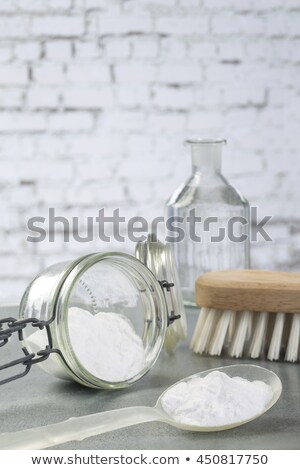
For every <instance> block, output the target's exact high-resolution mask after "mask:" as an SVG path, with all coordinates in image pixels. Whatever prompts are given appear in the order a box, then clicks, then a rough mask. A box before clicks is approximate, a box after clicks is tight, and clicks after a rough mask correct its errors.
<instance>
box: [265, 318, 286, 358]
mask: <svg viewBox="0 0 300 470" xmlns="http://www.w3.org/2000/svg"><path fill="white" fill-rule="evenodd" d="M284 317H285V315H284V313H277V314H276V319H275V325H274V329H273V334H272V338H271V342H270V347H269V352H268V359H269V360H270V361H276V360H277V359H279V355H280V349H281V340H282V333H283V327H284Z"/></svg>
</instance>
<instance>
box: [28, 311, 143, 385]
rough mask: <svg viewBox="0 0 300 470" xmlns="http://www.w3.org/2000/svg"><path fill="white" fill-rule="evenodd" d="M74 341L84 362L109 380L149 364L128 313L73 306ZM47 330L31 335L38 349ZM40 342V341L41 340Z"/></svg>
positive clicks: (123, 377) (120, 379)
mask: <svg viewBox="0 0 300 470" xmlns="http://www.w3.org/2000/svg"><path fill="white" fill-rule="evenodd" d="M68 330H69V337H70V343H71V346H72V349H73V352H74V353H75V356H76V358H77V360H78V361H79V362H80V364H81V365H82V366H83V367H84V368H85V369H86V370H88V371H89V372H90V373H91V374H92V375H94V376H96V377H97V378H99V379H101V380H104V381H107V382H123V381H125V380H128V379H131V378H133V377H134V376H135V375H137V374H138V373H140V372H141V371H142V370H143V369H144V368H145V366H146V357H145V350H144V346H143V342H142V339H141V338H140V336H139V335H138V334H137V333H136V331H135V329H134V326H133V324H132V323H131V321H130V320H129V319H128V318H127V317H126V316H124V315H121V314H117V313H110V312H100V313H98V314H97V315H92V314H91V313H90V312H88V311H87V310H84V309H82V308H78V307H71V308H70V309H69V315H68ZM43 333H44V332H41V331H37V332H35V333H33V334H32V335H31V336H30V337H29V338H28V340H27V341H28V343H29V344H31V345H33V344H34V345H35V350H38V349H43V348H44V347H45V337H44V335H43ZM39 343H40V344H39Z"/></svg>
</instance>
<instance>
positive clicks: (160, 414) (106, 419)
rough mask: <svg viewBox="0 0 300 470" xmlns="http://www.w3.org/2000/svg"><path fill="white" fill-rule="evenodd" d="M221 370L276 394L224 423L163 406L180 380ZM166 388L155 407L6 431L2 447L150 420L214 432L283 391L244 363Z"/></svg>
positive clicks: (271, 377) (34, 445)
mask: <svg viewBox="0 0 300 470" xmlns="http://www.w3.org/2000/svg"><path fill="white" fill-rule="evenodd" d="M216 370H218V371H222V372H224V373H226V374H227V375H229V376H230V377H236V376H239V377H242V378H244V379H247V380H250V381H253V380H261V381H263V382H265V383H266V384H267V385H269V386H270V387H271V388H272V391H273V396H272V398H271V400H270V402H269V403H268V404H267V406H266V407H265V409H264V410H263V411H261V412H260V413H259V414H257V415H255V416H252V417H251V418H248V419H247V420H244V421H239V422H236V423H230V424H227V425H224V426H210V427H203V426H195V425H187V424H182V423H179V422H177V421H175V420H174V419H173V418H172V417H171V416H170V415H168V414H167V413H166V411H165V410H164V409H163V407H162V405H161V400H162V397H163V396H164V394H165V393H166V392H167V391H168V390H170V388H172V387H174V385H177V384H178V383H180V382H186V381H188V380H190V379H192V378H195V377H202V378H203V377H205V376H206V375H207V374H209V373H210V372H212V371H216ZM180 382H177V383H176V384H174V385H172V386H171V387H169V388H168V389H167V390H165V391H164V392H163V393H162V394H161V396H160V397H159V399H158V400H157V403H156V405H155V407H154V408H151V407H147V406H134V407H131V408H121V409H119V410H113V411H105V412H103V413H95V414H92V415H86V416H79V417H73V418H70V419H68V420H66V421H62V422H61V423H56V424H50V425H47V426H42V427H38V428H32V429H26V430H24V431H18V432H7V433H3V434H0V449H7V450H8V449H31V450H36V449H45V448H47V447H52V446H55V445H59V444H63V443H65V442H69V441H82V440H83V439H86V438H87V437H91V436H96V435H98V434H103V433H106V432H109V431H114V430H115V429H121V428H125V427H127V426H132V425H134V424H139V423H146V422H150V421H161V422H163V423H167V424H169V425H170V426H175V427H177V428H180V429H185V430H187V431H198V432H212V431H222V430H225V429H230V428H234V427H236V426H241V425H242V424H245V423H247V422H249V421H252V420H253V419H256V418H258V417H259V416H261V415H262V414H264V413H265V412H266V411H267V410H269V409H270V408H271V407H272V406H273V405H274V404H275V403H276V401H277V400H278V398H279V397H280V395H281V391H282V384H281V381H280V379H279V377H278V376H277V375H276V374H275V373H274V372H271V371H270V370H268V369H264V368H263V367H259V366H255V365H250V364H244V365H233V366H226V367H218V368H216V369H210V370H206V371H203V372H200V373H198V374H194V375H191V376H190V377H187V378H185V379H183V380H180Z"/></svg>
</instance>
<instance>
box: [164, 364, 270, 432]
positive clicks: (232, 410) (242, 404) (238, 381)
mask: <svg viewBox="0 0 300 470" xmlns="http://www.w3.org/2000/svg"><path fill="white" fill-rule="evenodd" d="M272 396H273V392H272V389H271V387H270V386H269V385H267V384H266V383H264V382H262V381H259V380H255V381H253V382H250V381H249V380H246V379H243V378H242V377H229V376H228V375H227V374H225V373H224V372H219V371H214V372H211V373H209V374H208V375H207V376H206V377H204V378H201V377H195V378H192V379H190V380H188V381H186V382H181V383H179V384H177V385H175V386H174V387H171V388H170V390H168V391H167V392H166V393H165V394H164V395H163V397H162V406H163V409H164V410H165V411H166V412H167V413H168V414H169V415H170V416H171V417H172V418H173V419H174V420H175V421H177V422H179V423H182V424H189V425H195V426H224V425H226V424H232V423H236V422H239V421H244V420H247V419H250V418H252V417H254V416H255V415H257V414H259V413H260V412H262V411H263V410H264V409H265V407H266V405H267V404H268V403H269V401H270V400H271V399H272Z"/></svg>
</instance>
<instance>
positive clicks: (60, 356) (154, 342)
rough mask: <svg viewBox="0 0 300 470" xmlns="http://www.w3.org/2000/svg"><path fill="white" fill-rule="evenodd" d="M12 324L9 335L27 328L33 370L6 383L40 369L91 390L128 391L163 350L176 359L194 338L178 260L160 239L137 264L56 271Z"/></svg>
mask: <svg viewBox="0 0 300 470" xmlns="http://www.w3.org/2000/svg"><path fill="white" fill-rule="evenodd" d="M138 258H139V259H138ZM9 320H10V321H9ZM6 321H7V322H6V323H7V325H6V326H7V328H6V329H5V328H3V327H2V332H5V331H6V332H7V336H9V335H10V333H9V332H11V334H12V332H13V331H17V330H18V328H19V330H18V331H20V335H19V339H20V340H21V341H22V343H23V346H24V347H23V353H24V357H23V361H22V358H21V360H20V361H19V364H23V366H24V367H25V370H24V372H23V373H21V374H17V375H15V376H13V377H10V378H8V379H5V380H3V381H2V382H3V383H5V382H7V381H9V380H13V379H15V378H18V377H20V376H23V375H26V373H27V372H28V371H29V369H30V368H31V366H32V364H34V363H36V362H37V363H39V364H40V366H41V367H42V368H43V369H44V370H45V371H47V372H48V373H50V374H52V375H54V376H56V377H59V378H63V379H69V380H74V381H76V382H79V383H80V384H82V385H85V386H88V387H92V388H104V389H115V388H123V387H127V386H129V385H132V384H133V383H135V382H136V381H138V380H139V379H140V378H141V377H143V376H144V375H145V374H146V373H147V372H148V371H149V370H150V369H151V368H152V367H153V365H154V364H155V362H156V360H157V359H158V357H159V354H160V352H161V350H162V347H163V345H165V349H166V350H167V351H169V352H171V351H173V350H174V349H175V347H176V344H177V342H178V341H180V340H181V339H184V338H185V337H186V320H185V313H184V307H183V302H182V298H181V292H180V287H179V285H178V277H177V273H176V268H175V265H174V261H173V258H172V253H171V250H170V248H169V246H168V245H165V244H162V243H160V242H159V241H157V240H156V238H155V237H154V236H153V235H152V236H148V239H147V241H146V242H143V243H139V244H138V245H137V247H136V257H134V256H131V255H129V254H124V253H117V252H108V253H94V254H90V255H87V256H83V257H81V258H78V259H76V260H74V261H72V262H62V263H58V264H55V265H53V266H50V267H49V268H47V269H46V270H45V271H43V272H42V273H41V274H39V275H38V276H37V277H36V278H35V279H34V280H33V281H32V282H31V284H30V285H29V286H28V288H27V289H26V291H25V293H24V295H23V298H22V301H21V305H20V309H19V319H18V320H17V321H14V320H13V319H6ZM25 327H26V328H25ZM4 334H5V333H3V338H4ZM0 343H1V335H0ZM11 365H15V364H11ZM8 367H9V365H8Z"/></svg>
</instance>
